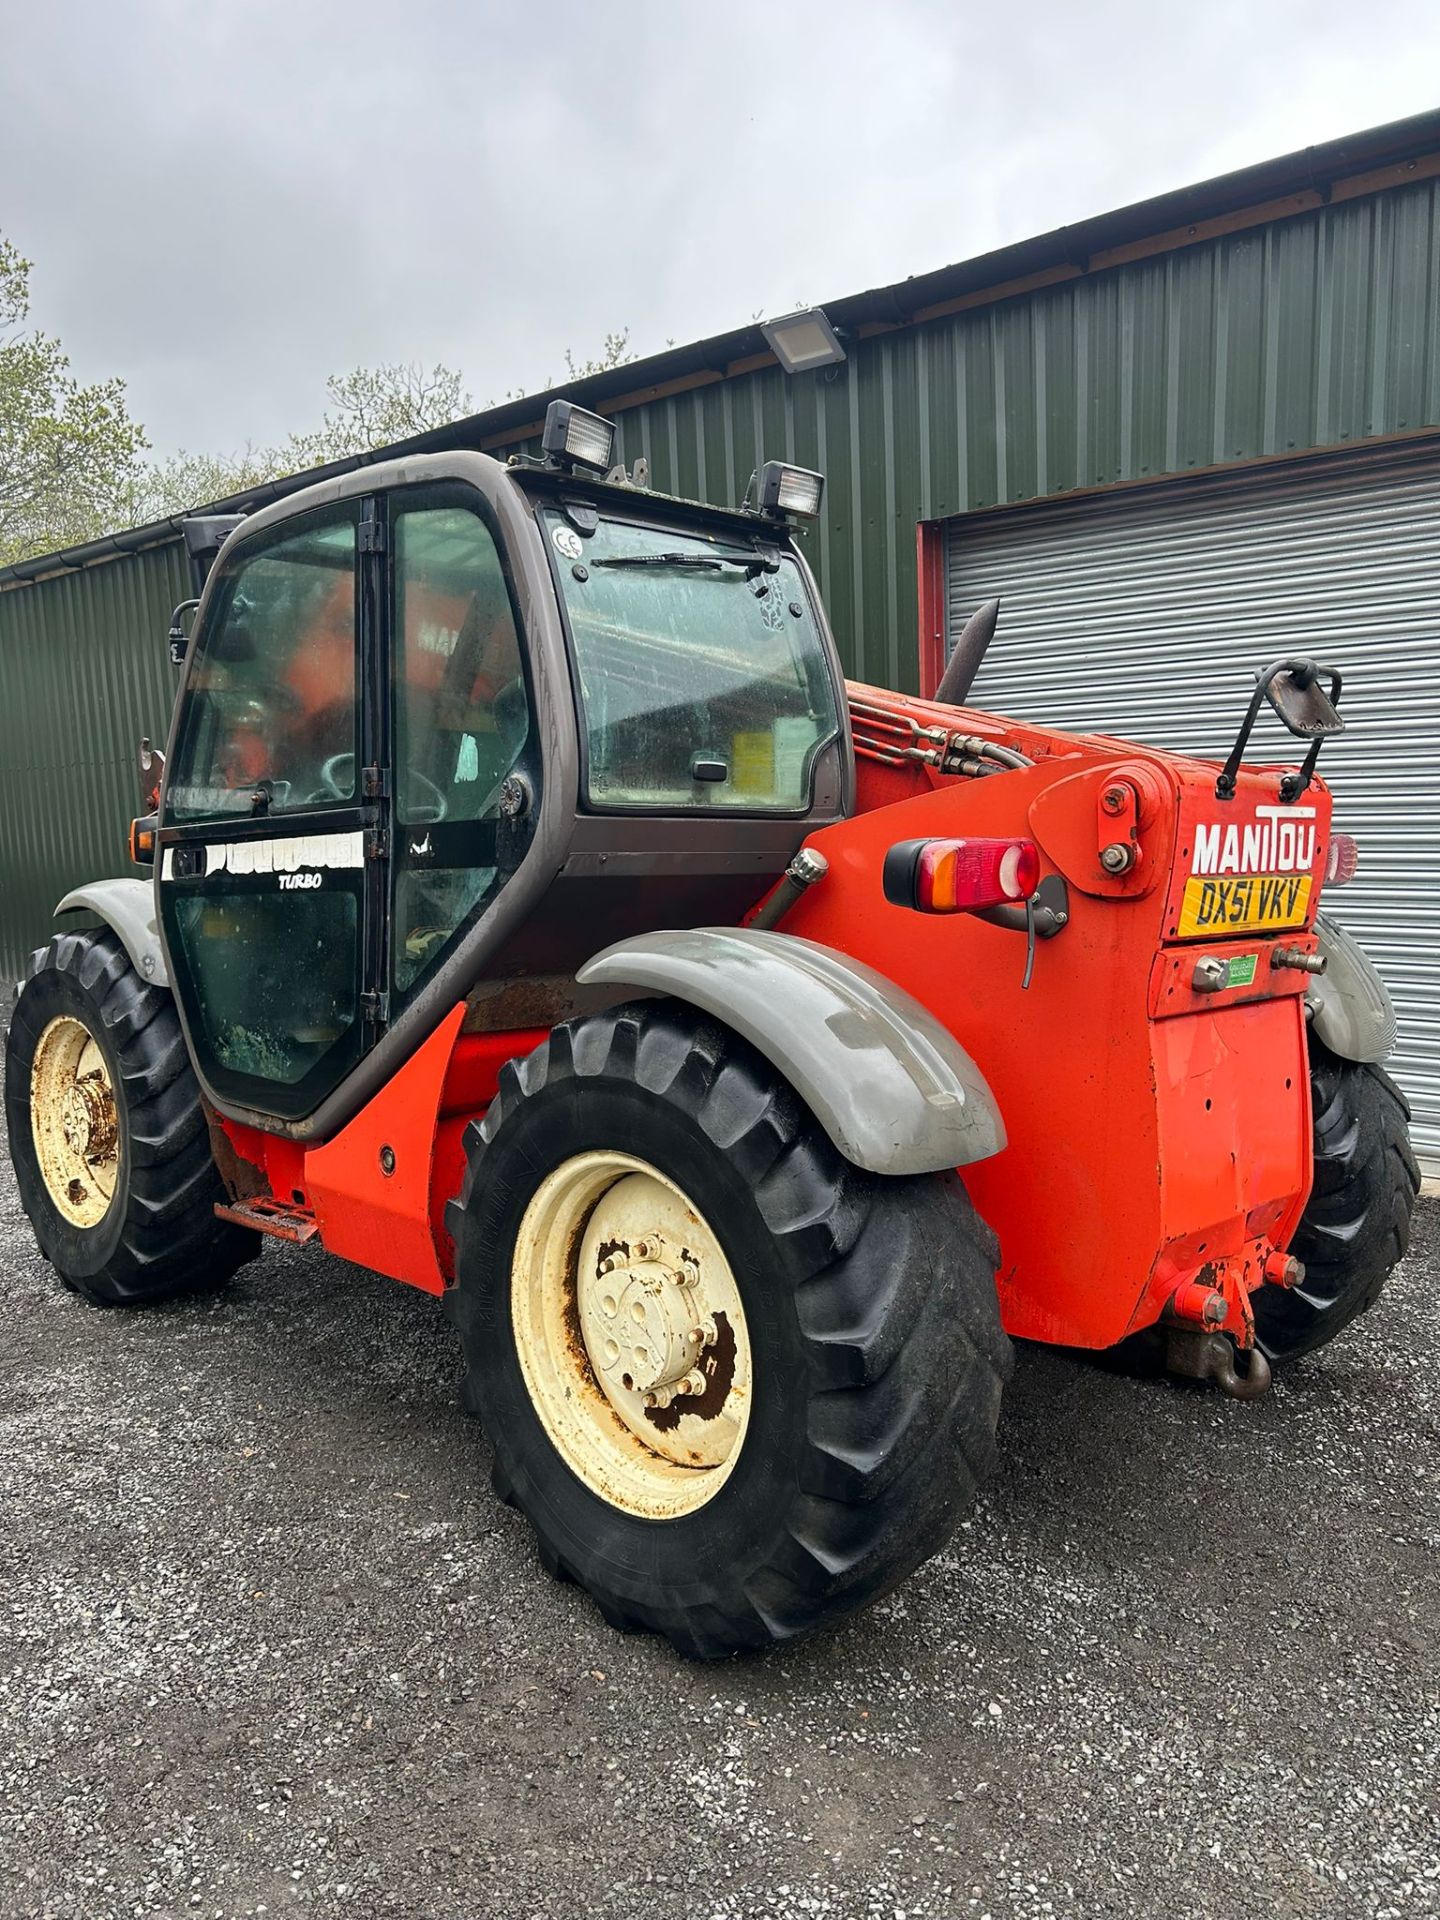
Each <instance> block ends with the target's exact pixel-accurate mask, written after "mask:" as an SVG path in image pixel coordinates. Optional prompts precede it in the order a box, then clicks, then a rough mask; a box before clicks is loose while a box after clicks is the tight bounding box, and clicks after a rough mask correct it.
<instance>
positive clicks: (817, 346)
mask: <svg viewBox="0 0 1440 1920" xmlns="http://www.w3.org/2000/svg"><path fill="white" fill-rule="evenodd" d="M760 331H761V332H762V333H763V334H764V336H765V339H766V341H767V342H768V344H769V347H770V351H771V352H772V353H773V354H774V356H775V358H776V359H777V360H778V361H779V362H780V364H781V366H782V367H783V368H784V369H785V371H786V373H813V372H814V371H815V369H816V368H817V367H833V366H838V365H839V363H840V361H842V360H843V359H844V358H845V349H844V347H842V346H841V344H840V341H839V339H838V337H837V336H836V332H835V329H834V328H833V327H832V326H831V324H830V322H829V321H828V320H827V319H826V318H825V315H824V314H823V313H822V312H821V311H820V309H819V307H805V308H803V309H802V311H801V312H799V313H786V314H782V315H781V316H780V318H779V319H778V320H767V321H766V322H765V323H764V325H763V326H762V327H761V329H760Z"/></svg>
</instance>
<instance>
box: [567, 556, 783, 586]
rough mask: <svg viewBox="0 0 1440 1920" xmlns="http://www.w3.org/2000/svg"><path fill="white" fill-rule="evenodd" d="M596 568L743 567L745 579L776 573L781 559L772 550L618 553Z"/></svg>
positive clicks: (709, 569) (706, 569) (596, 563)
mask: <svg viewBox="0 0 1440 1920" xmlns="http://www.w3.org/2000/svg"><path fill="white" fill-rule="evenodd" d="M591 564H592V565H593V566H597V567H688V568H690V569H691V570H692V571H695V572H701V573H719V571H720V569H721V568H722V567H743V569H744V571H745V578H746V579H747V580H753V579H754V578H755V576H756V574H758V573H778V572H779V571H780V561H779V558H778V556H777V555H775V554H773V553H756V554H750V555H749V556H746V555H743V554H738V553H720V554H711V553H617V554H612V555H611V556H610V557H609V558H608V559H605V560H595V561H592V563H591Z"/></svg>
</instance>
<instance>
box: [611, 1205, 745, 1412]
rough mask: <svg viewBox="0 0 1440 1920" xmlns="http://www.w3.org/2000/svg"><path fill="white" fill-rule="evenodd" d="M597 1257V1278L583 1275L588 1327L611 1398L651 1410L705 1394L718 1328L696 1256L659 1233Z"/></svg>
mask: <svg viewBox="0 0 1440 1920" xmlns="http://www.w3.org/2000/svg"><path fill="white" fill-rule="evenodd" d="M597 1254H598V1257H597V1258H596V1261H595V1264H594V1268H593V1271H592V1270H590V1269H586V1270H585V1271H583V1272H582V1273H581V1274H580V1276H579V1298H580V1328H581V1331H582V1333H583V1334H584V1336H585V1349H586V1351H587V1353H588V1354H589V1355H590V1361H591V1364H592V1366H594V1368H595V1370H596V1372H597V1373H598V1374H599V1376H600V1380H601V1384H602V1385H603V1386H604V1387H605V1390H606V1392H607V1393H608V1394H610V1396H611V1398H612V1399H614V1398H615V1395H616V1392H617V1391H618V1392H619V1393H621V1394H626V1395H628V1394H636V1393H638V1394H639V1395H640V1398H641V1403H642V1405H643V1406H644V1407H646V1408H647V1409H648V1408H654V1407H660V1408H664V1407H668V1406H669V1405H670V1403H671V1401H672V1400H674V1399H676V1398H677V1397H688V1396H689V1395H692V1394H702V1393H704V1391H705V1385H706V1382H705V1375H704V1374H703V1373H702V1372H701V1371H700V1367H699V1362H700V1360H701V1359H702V1357H703V1355H704V1351H705V1349H706V1348H707V1347H708V1346H713V1344H714V1342H715V1322H714V1321H713V1320H711V1319H709V1318H708V1316H706V1315H704V1313H703V1311H702V1293H701V1281H700V1267H699V1263H698V1262H697V1261H696V1260H695V1258H694V1257H693V1255H691V1254H690V1252H689V1250H688V1249H684V1248H672V1247H671V1246H670V1245H669V1243H668V1242H667V1241H666V1239H665V1236H664V1235H663V1234H662V1233H661V1232H660V1231H659V1229H658V1228H655V1229H653V1230H652V1231H651V1232H649V1233H646V1234H643V1235H642V1236H641V1237H640V1239H638V1240H636V1241H635V1242H634V1244H633V1245H632V1246H629V1247H627V1246H625V1245H624V1244H623V1243H622V1244H621V1245H619V1246H616V1247H613V1248H610V1249H608V1250H607V1249H606V1248H604V1247H603V1246H602V1247H601V1248H600V1249H598V1250H597ZM617 1404H619V1403H618V1402H617Z"/></svg>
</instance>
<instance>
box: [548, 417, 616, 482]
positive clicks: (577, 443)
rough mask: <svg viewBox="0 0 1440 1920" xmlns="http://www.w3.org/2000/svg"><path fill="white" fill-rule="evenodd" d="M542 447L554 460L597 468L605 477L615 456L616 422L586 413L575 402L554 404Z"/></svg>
mask: <svg viewBox="0 0 1440 1920" xmlns="http://www.w3.org/2000/svg"><path fill="white" fill-rule="evenodd" d="M540 446H541V448H542V450H543V451H544V452H545V453H546V454H547V455H548V456H549V458H550V459H552V460H563V461H568V462H569V463H570V464H571V465H574V466H581V467H594V468H595V469H596V470H597V471H598V472H600V473H604V472H605V471H606V470H607V469H608V468H609V466H610V464H611V460H612V457H613V455H614V452H615V426H614V422H613V421H610V420H606V419H603V418H602V417H601V416H600V415H599V414H598V413H587V412H586V410H585V408H584V407H577V406H576V405H575V404H574V402H573V401H570V400H552V401H551V402H550V404H549V406H548V407H547V408H546V409H545V429H544V432H543V433H542V434H541V437H540Z"/></svg>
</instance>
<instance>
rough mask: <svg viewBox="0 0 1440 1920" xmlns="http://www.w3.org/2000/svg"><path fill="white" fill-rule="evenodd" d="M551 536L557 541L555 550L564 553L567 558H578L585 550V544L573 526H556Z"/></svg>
mask: <svg viewBox="0 0 1440 1920" xmlns="http://www.w3.org/2000/svg"><path fill="white" fill-rule="evenodd" d="M550 538H551V539H552V540H553V541H554V542H555V551H556V552H557V553H563V554H564V556H565V558H566V559H567V560H578V559H579V558H580V556H581V554H582V553H583V552H584V551H585V544H584V542H583V541H582V540H581V538H580V536H579V534H578V533H576V531H575V529H574V528H573V527H556V529H555V531H554V533H552V534H551V536H550Z"/></svg>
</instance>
